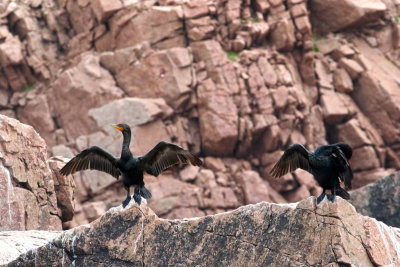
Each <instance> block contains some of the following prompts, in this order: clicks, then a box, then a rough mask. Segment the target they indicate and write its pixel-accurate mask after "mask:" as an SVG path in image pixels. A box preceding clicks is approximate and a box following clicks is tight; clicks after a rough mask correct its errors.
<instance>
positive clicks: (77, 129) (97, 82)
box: [47, 53, 123, 140]
mask: <svg viewBox="0 0 400 267" xmlns="http://www.w3.org/2000/svg"><path fill="white" fill-rule="evenodd" d="M122 96H123V91H122V90H121V89H120V88H118V87H116V85H115V81H114V79H113V77H112V76H111V74H110V73H109V72H108V71H107V70H105V69H104V68H102V67H101V66H100V59H99V57H98V56H96V55H93V54H91V53H87V54H84V55H82V57H81V60H80V62H79V63H78V65H76V66H74V67H72V68H69V69H67V70H66V71H64V72H63V73H62V74H61V75H60V76H59V77H58V79H57V80H56V81H55V82H54V83H53V84H52V86H51V89H50V90H48V92H47V98H48V103H49V106H50V109H51V110H52V113H53V116H55V117H56V118H57V121H58V123H59V125H60V126H61V127H62V128H63V129H64V131H65V134H66V136H67V138H68V139H69V140H74V139H75V138H77V137H78V136H80V135H86V134H89V133H91V132H93V131H95V130H96V129H98V128H97V127H96V124H95V123H94V122H93V120H91V119H90V117H89V115H88V111H89V110H90V109H92V108H95V107H99V106H102V105H104V104H106V103H108V102H109V101H111V100H114V99H118V98H121V97H122ZM71 110H74V112H70V111H71Z"/></svg>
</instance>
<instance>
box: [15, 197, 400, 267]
mask: <svg viewBox="0 0 400 267" xmlns="http://www.w3.org/2000/svg"><path fill="white" fill-rule="evenodd" d="M221 248H223V249H221ZM35 263H36V265H37V266H42V265H46V266H49V265H52V266H62V265H64V266H70V265H71V264H75V266H166V265H169V266H278V265H279V266H328V264H333V265H329V266H347V265H349V266H378V265H379V266H382V265H385V266H399V264H400V229H398V228H393V227H390V226H387V225H385V224H384V223H382V222H379V221H377V220H375V219H372V218H369V217H365V216H362V215H360V214H358V213H357V212H356V210H355V208H354V207H353V206H352V205H351V204H349V203H348V202H347V201H345V200H343V199H341V198H339V197H338V198H337V200H336V202H335V203H331V202H327V201H326V199H325V200H324V201H323V202H321V204H320V205H318V206H316V199H315V198H314V197H310V198H308V199H306V200H303V201H301V202H298V203H295V204H271V203H267V202H260V203H258V204H255V205H247V206H243V207H240V208H238V209H236V210H233V211H230V212H225V213H220V214H216V215H210V216H206V217H197V218H190V219H181V220H166V219H160V218H158V217H157V216H156V215H155V214H154V212H153V211H152V210H151V209H150V208H148V206H147V204H142V205H141V206H140V207H138V205H137V204H134V203H133V202H132V203H130V205H128V207H127V208H126V209H122V207H121V206H119V207H116V208H112V209H110V210H108V211H107V212H106V213H105V214H104V215H103V216H102V217H100V218H99V219H97V220H95V221H94V222H92V223H91V224H89V225H84V226H80V227H77V228H74V229H70V230H68V231H65V232H63V233H62V234H61V235H59V236H57V237H55V238H54V239H52V240H51V241H50V242H49V243H47V244H45V245H42V246H39V247H37V248H36V249H34V250H32V251H28V252H27V253H25V254H22V255H20V256H19V257H18V258H17V259H16V260H14V261H12V262H10V263H9V264H8V265H7V266H31V265H32V266H33V265H34V264H35Z"/></svg>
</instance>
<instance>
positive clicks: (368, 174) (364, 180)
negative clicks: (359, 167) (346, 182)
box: [351, 168, 396, 189]
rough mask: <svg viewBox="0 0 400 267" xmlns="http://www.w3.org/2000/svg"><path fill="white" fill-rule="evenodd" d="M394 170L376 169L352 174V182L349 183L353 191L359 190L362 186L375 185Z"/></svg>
mask: <svg viewBox="0 0 400 267" xmlns="http://www.w3.org/2000/svg"><path fill="white" fill-rule="evenodd" d="M395 171H396V169H383V168H377V169H372V170H367V171H360V172H356V173H355V174H354V178H353V181H352V183H351V185H352V187H353V189H357V188H360V187H362V186H365V185H368V184H372V183H375V182H376V181H378V180H380V179H382V177H385V176H388V175H390V174H392V173H394V172H395Z"/></svg>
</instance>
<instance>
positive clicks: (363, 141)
mask: <svg viewBox="0 0 400 267" xmlns="http://www.w3.org/2000/svg"><path fill="white" fill-rule="evenodd" d="M337 128H338V137H339V140H341V141H343V142H346V143H348V144H349V145H350V146H352V147H353V148H356V147H360V146H363V145H373V142H372V141H371V140H370V138H369V137H368V135H367V132H365V131H364V130H363V127H362V126H361V124H360V122H359V121H358V120H356V119H351V120H349V121H348V122H346V123H344V124H341V125H338V126H337Z"/></svg>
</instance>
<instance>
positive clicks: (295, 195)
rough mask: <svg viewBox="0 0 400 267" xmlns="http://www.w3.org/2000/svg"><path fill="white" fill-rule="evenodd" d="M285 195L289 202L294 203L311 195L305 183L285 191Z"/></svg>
mask: <svg viewBox="0 0 400 267" xmlns="http://www.w3.org/2000/svg"><path fill="white" fill-rule="evenodd" d="M285 196H286V199H287V201H288V202H289V203H294V202H298V201H301V200H303V199H306V198H308V197H310V196H311V195H310V191H309V190H308V188H307V187H306V186H305V185H301V186H299V187H298V188H296V189H295V190H293V191H290V192H288V193H286V194H285Z"/></svg>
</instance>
